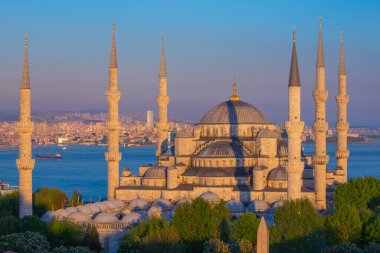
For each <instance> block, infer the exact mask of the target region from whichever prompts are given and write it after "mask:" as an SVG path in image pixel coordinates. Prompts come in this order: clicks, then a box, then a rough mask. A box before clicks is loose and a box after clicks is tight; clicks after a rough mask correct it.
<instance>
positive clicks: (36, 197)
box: [33, 187, 68, 216]
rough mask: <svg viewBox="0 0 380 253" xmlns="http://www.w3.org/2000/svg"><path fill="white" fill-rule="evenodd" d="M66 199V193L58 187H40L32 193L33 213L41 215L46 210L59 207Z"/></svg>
mask: <svg viewBox="0 0 380 253" xmlns="http://www.w3.org/2000/svg"><path fill="white" fill-rule="evenodd" d="M67 200H68V197H67V195H66V193H64V192H62V191H60V190H59V189H58V188H47V187H43V188H40V189H38V190H37V191H35V192H34V193H33V211H34V214H35V215H38V216H42V215H43V214H44V213H46V212H47V211H50V210H57V209H60V208H62V207H63V206H64V205H65V203H66V202H67Z"/></svg>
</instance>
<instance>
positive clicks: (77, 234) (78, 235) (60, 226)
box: [48, 220, 84, 247]
mask: <svg viewBox="0 0 380 253" xmlns="http://www.w3.org/2000/svg"><path fill="white" fill-rule="evenodd" d="M83 236H84V232H83V228H82V226H80V225H77V224H74V223H71V222H68V221H66V220H63V221H57V220H53V221H51V222H49V224H48V239H49V242H50V243H51V246H52V247H59V246H81V243H82V242H83Z"/></svg>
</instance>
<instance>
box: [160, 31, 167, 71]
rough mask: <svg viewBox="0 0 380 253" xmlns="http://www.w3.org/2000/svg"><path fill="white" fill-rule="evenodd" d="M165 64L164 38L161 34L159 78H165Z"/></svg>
mask: <svg viewBox="0 0 380 253" xmlns="http://www.w3.org/2000/svg"><path fill="white" fill-rule="evenodd" d="M167 77H168V75H167V73H166V62H165V37H164V35H163V34H162V39H161V62H160V78H167Z"/></svg>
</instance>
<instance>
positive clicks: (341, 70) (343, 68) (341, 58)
mask: <svg viewBox="0 0 380 253" xmlns="http://www.w3.org/2000/svg"><path fill="white" fill-rule="evenodd" d="M339 75H346V63H345V61H344V45H343V31H341V32H340V54H339Z"/></svg>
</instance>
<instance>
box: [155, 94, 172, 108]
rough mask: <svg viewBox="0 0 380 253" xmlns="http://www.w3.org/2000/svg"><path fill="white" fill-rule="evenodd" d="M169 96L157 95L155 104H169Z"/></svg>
mask: <svg viewBox="0 0 380 253" xmlns="http://www.w3.org/2000/svg"><path fill="white" fill-rule="evenodd" d="M169 101H170V98H169V96H167V95H158V96H157V104H158V106H167V105H168V104H169Z"/></svg>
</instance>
